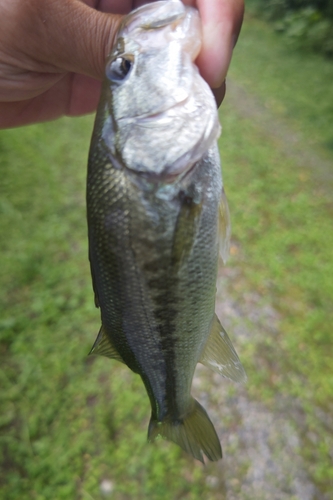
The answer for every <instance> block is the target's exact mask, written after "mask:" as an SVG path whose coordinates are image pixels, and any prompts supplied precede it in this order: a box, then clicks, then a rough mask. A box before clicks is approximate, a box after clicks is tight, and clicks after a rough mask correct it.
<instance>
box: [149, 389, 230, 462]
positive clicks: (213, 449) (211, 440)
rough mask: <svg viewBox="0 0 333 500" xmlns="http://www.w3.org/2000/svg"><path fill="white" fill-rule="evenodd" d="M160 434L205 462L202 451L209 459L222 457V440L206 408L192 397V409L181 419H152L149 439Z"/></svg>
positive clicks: (152, 439)
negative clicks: (159, 420) (160, 420)
mask: <svg viewBox="0 0 333 500" xmlns="http://www.w3.org/2000/svg"><path fill="white" fill-rule="evenodd" d="M158 435H160V436H162V437H164V438H165V439H168V440H169V441H173V442H174V443H176V444H178V446H180V447H181V448H183V450H185V451H187V453H190V454H191V455H193V456H194V458H196V459H197V460H200V461H201V462H202V463H204V460H203V456H202V453H204V454H205V455H206V456H207V457H208V458H209V460H212V461H215V460H220V458H222V449H221V444H220V440H219V438H218V435H217V434H216V431H215V429H214V426H213V424H212V422H211V421H210V418H209V416H208V415H207V412H206V410H205V409H204V408H203V407H202V406H201V405H200V404H199V403H198V401H196V400H195V399H193V398H192V401H191V409H190V411H189V412H188V414H187V415H186V416H185V417H184V418H182V419H181V420H176V421H172V420H170V419H165V420H163V421H162V422H157V421H156V420H154V419H153V417H152V418H151V419H150V423H149V428H148V440H149V441H154V440H155V438H156V437H157V436H158Z"/></svg>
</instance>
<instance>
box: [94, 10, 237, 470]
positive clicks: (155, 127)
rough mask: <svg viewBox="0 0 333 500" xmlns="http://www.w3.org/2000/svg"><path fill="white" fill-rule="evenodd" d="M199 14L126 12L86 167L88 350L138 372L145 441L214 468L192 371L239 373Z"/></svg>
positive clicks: (212, 438) (214, 441)
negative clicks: (226, 321) (147, 414)
mask: <svg viewBox="0 0 333 500" xmlns="http://www.w3.org/2000/svg"><path fill="white" fill-rule="evenodd" d="M200 47H201V24H200V17H199V14H198V11H197V10H196V9H194V8H190V7H186V6H184V5H183V3H182V2H181V1H179V0H169V1H165V0H164V1H157V2H154V3H150V4H147V5H143V6H142V7H139V8H138V9H136V10H134V11H132V12H131V13H130V14H129V15H127V16H126V17H125V18H124V19H123V21H122V23H121V25H120V28H119V30H118V33H117V36H116V38H115V43H114V46H113V49H112V52H111V54H110V57H109V58H108V60H107V63H106V70H105V75H106V76H105V80H104V83H103V87H102V93H101V98H100V102H99V105H98V109H97V113H96V119H95V125H94V130H93V134H92V139H91V146H90V152H89V160H88V175H87V221H88V240H89V260H90V266H91V274H92V282H93V289H94V293H95V304H96V306H97V307H99V308H100V312H101V323H102V325H101V328H100V331H99V333H98V336H97V338H96V341H95V343H94V345H93V347H92V350H91V353H92V354H97V355H102V356H106V357H109V358H111V359H115V360H118V361H120V362H122V363H124V364H125V365H127V367H128V368H130V369H131V370H132V371H133V372H134V373H136V374H138V375H139V376H140V377H141V379H142V381H143V384H144V386H145V389H146V391H147V394H148V397H149V400H150V404H151V418H150V423H149V427H148V440H149V441H154V440H155V438H156V437H157V436H162V437H163V438H165V439H167V440H169V441H172V442H174V443H176V444H178V445H179V446H180V447H181V448H182V449H183V450H185V451H186V452H188V453H190V454H191V455H192V456H193V457H194V458H196V459H198V460H200V461H201V462H204V456H206V457H207V458H208V459H209V460H211V461H215V460H219V459H220V458H222V449H221V444H220V440H219V437H218V435H217V433H216V430H215V428H214V426H213V424H212V422H211V420H210V418H209V416H208V414H207V412H206V410H205V409H204V408H203V407H202V406H201V405H200V403H199V402H198V401H196V400H195V399H194V398H193V397H192V396H191V385H192V379H193V376H194V371H195V368H196V365H197V363H198V362H200V363H202V364H204V365H206V366H208V367H209V368H211V369H212V370H213V371H215V372H217V373H219V374H220V375H222V376H223V377H227V378H229V379H231V380H234V381H236V382H242V381H244V380H245V378H246V375H245V372H244V369H243V367H242V364H241V362H240V360H239V358H238V355H237V353H236V351H235V349H234V348H233V346H232V343H231V341H230V339H229V337H228V335H227V333H226V332H225V330H224V328H223V327H222V325H221V323H220V321H219V319H218V318H217V316H216V315H215V312H214V311H215V295H216V280H217V270H218V260H219V252H220V253H221V255H222V258H223V259H224V260H225V259H226V257H227V254H228V248H229V239H230V217H229V210H228V205H227V200H226V197H225V194H224V189H223V184H222V174H221V165H220V159H219V152H218V147H217V139H218V136H219V134H220V124H219V119H218V113H217V109H216V104H215V100H214V97H213V94H212V92H211V90H210V88H209V86H208V85H207V83H206V82H205V81H204V80H203V78H202V77H201V76H200V74H199V71H198V69H197V67H196V65H195V62H194V61H195V59H196V57H197V55H198V53H199V51H200Z"/></svg>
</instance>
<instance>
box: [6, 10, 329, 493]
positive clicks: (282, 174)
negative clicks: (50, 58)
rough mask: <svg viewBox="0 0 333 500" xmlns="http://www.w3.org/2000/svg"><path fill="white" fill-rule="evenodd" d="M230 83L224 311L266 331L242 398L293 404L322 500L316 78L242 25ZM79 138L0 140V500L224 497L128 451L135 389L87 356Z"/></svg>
mask: <svg viewBox="0 0 333 500" xmlns="http://www.w3.org/2000/svg"><path fill="white" fill-rule="evenodd" d="M230 80H231V82H232V84H231V85H230V95H229V97H227V98H226V100H225V103H224V104H223V106H222V108H221V120H222V123H223V135H222V137H221V139H220V150H221V155H222V158H223V175H224V180H225V185H226V190H227V195H228V198H229V204H230V210H231V215H232V225H233V242H232V248H231V250H232V252H231V253H232V255H231V259H230V261H229V263H228V269H229V270H230V269H231V270H232V269H234V270H235V271H237V273H235V278H234V279H233V280H231V283H230V285H229V293H230V294H231V295H232V297H233V298H234V300H236V301H238V302H239V303H241V302H242V301H243V300H244V297H246V296H247V294H249V293H252V292H253V291H254V292H255V293H256V296H257V297H258V300H259V302H260V303H261V304H262V305H263V306H265V305H269V306H270V307H273V308H274V310H276V311H277V314H278V315H279V327H278V329H277V331H276V332H275V333H274V335H273V334H272V333H271V332H258V331H253V338H251V339H249V340H245V341H242V342H238V351H239V355H240V357H241V359H242V361H243V362H244V365H245V367H246V369H247V373H248V378H249V381H248V384H247V388H246V390H247V394H248V397H249V398H250V399H252V400H253V401H260V402H261V403H263V404H264V405H266V406H267V407H270V406H271V407H273V406H274V401H275V400H276V398H277V396H278V395H279V396H284V397H286V398H287V397H290V398H294V399H295V401H296V400H297V401H298V402H299V405H300V408H301V410H302V415H304V418H303V417H302V424H301V423H300V422H298V421H297V419H296V420H295V421H294V422H293V424H294V425H295V427H296V428H298V427H300V426H301V427H302V432H301V434H302V436H303V442H302V450H301V453H302V455H303V456H304V460H305V461H306V463H307V464H308V473H309V475H310V477H311V478H312V480H313V481H314V483H315V484H316V485H317V487H318V488H319V489H320V490H321V491H322V492H329V491H332V489H333V471H332V465H331V464H332V449H333V430H332V427H331V421H330V420H329V419H328V418H327V415H332V393H333V376H332V369H331V365H332V361H331V360H332V354H333V349H332V334H331V324H332V320H333V318H332V312H333V310H332V299H333V285H332V282H333V280H332V276H333V273H332V271H333V263H332V248H333V233H332V215H333V207H332V194H331V193H332V184H333V182H332V169H331V168H330V167H332V165H333V146H332V145H333V119H332V115H333V108H332V102H333V95H332V94H333V87H332V81H333V65H332V63H329V62H327V61H325V60H324V59H321V58H320V57H317V56H308V55H306V54H302V53H297V52H292V51H291V50H290V49H289V47H288V46H287V45H286V42H285V41H283V39H282V38H279V37H278V36H277V35H275V34H274V33H272V32H271V31H270V29H268V28H267V27H266V26H265V25H264V24H263V23H261V22H258V21H256V20H254V19H251V18H248V19H247V20H246V22H245V26H244V30H243V34H242V37H241V39H240V41H239V43H238V46H237V49H236V51H235V56H234V61H233V65H232V68H231V71H230ZM239 96H241V98H239ZM92 123H93V117H91V116H90V117H84V118H80V119H62V120H59V121H56V122H53V123H48V124H43V125H35V126H30V127H24V128H20V129H16V130H5V131H1V132H0V172H1V185H0V214H1V218H0V234H1V240H0V249H1V268H0V281H1V289H2V293H1V297H0V360H1V371H0V386H1V393H0V408H1V412H0V499H1V500H17V499H21V498H29V499H31V500H54V499H57V500H74V499H75V500H92V499H93V500H100V499H102V498H106V497H109V498H112V499H115V500H126V499H131V500H132V499H133V500H136V499H138V500H139V499H143V498H147V499H152V500H155V499H156V500H164V499H165V500H170V499H171V498H172V499H178V498H179V499H191V500H197V499H198V500H199V499H202V498H209V499H212V500H220V499H224V498H228V496H227V495H228V493H227V492H222V491H221V490H219V489H216V488H214V484H213V483H214V482H213V481H212V480H211V479H210V477H211V476H210V469H209V468H204V467H202V466H201V465H200V464H199V463H197V462H195V461H194V460H192V459H191V458H190V457H187V456H185V455H184V454H183V452H182V451H181V450H180V449H179V448H178V447H176V446H174V445H172V444H170V443H166V442H164V441H158V442H156V443H155V444H147V443H146V432H147V425H148V421H149V413H150V411H149V402H148V398H147V396H146V394H145V391H144V388H143V386H142V383H141V382H140V379H139V378H138V377H137V376H136V375H134V374H132V373H131V372H130V371H129V370H128V369H126V368H125V367H124V366H122V365H120V364H119V363H117V362H115V361H110V360H108V359H106V358H98V357H93V356H91V357H88V356H87V353H88V352H89V350H90V348H91V346H92V343H93V341H94V339H95V336H96V334H97V332H98V329H99V312H98V311H97V310H96V309H95V307H94V305H93V294H92V290H91V282H90V271H89V266H88V259H87V237H86V220H85V176H86V160H87V154H88V148H89V139H90V134H91V129H92ZM288 138H289V139H290V140H288ZM314 163H315V165H316V166H317V168H314V167H313V165H314ZM231 336H233V334H232V332H231ZM236 343H237V339H236ZM223 383H224V382H223V380H221V384H223ZM209 397H210V395H209V391H208V398H209ZM323 415H324V417H323ZM239 452H240V450H239V449H237V446H236V447H235V450H234V453H235V454H236V455H237V453H239ZM222 480H223V479H221V481H222ZM108 490H109V493H108ZM239 498H240V500H245V498H246V497H245V496H244V497H243V496H242V495H241V493H240V495H239ZM259 498H264V497H260V496H259V494H258V496H257V498H256V500H259ZM293 498H294V497H293ZM295 499H296V497H295ZM251 500H253V498H252V499H251ZM267 500H268V499H267Z"/></svg>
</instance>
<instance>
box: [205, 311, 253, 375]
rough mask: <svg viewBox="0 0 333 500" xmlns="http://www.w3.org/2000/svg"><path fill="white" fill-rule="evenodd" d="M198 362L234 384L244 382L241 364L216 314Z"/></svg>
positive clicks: (243, 371)
mask: <svg viewBox="0 0 333 500" xmlns="http://www.w3.org/2000/svg"><path fill="white" fill-rule="evenodd" d="M199 361H200V363H202V364H203V365H205V366H207V367H208V368H210V369H211V370H213V371H214V372H216V373H219V374H220V375H222V377H226V378H229V379H230V380H233V381H235V382H245V381H246V374H245V370H244V368H243V366H242V363H241V362H240V360H239V357H238V356H237V353H236V351H235V349H234V347H233V345H232V343H231V341H230V339H229V337H228V334H227V332H226V331H225V330H224V328H223V326H222V325H221V323H220V320H219V319H218V317H217V316H216V314H215V316H214V319H213V322H212V327H211V330H210V336H209V338H208V340H207V344H206V346H205V349H204V351H203V353H202V355H201V358H200V360H199Z"/></svg>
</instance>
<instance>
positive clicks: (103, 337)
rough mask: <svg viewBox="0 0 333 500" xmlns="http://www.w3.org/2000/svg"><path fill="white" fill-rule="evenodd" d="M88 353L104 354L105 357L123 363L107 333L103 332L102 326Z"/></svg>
mask: <svg viewBox="0 0 333 500" xmlns="http://www.w3.org/2000/svg"><path fill="white" fill-rule="evenodd" d="M90 354H97V355H99V356H106V357H107V358H111V359H116V360H117V361H120V362H121V363H123V362H124V361H123V359H122V357H121V356H120V354H119V352H118V351H117V350H116V348H115V347H114V346H113V345H112V342H111V340H110V339H109V336H108V334H107V333H106V332H105V329H104V326H103V325H102V326H101V329H100V331H99V333H98V335H97V338H96V340H95V342H94V345H93V346H92V348H91V351H90V353H89V355H90Z"/></svg>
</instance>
